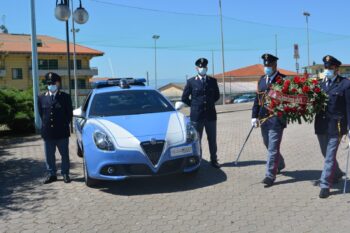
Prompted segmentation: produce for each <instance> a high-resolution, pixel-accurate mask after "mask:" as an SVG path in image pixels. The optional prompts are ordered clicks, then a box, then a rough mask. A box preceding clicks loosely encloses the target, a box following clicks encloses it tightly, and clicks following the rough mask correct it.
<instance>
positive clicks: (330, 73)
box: [324, 69, 334, 79]
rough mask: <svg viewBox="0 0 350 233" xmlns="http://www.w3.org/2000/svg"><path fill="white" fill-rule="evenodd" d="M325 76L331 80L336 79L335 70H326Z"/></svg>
mask: <svg viewBox="0 0 350 233" xmlns="http://www.w3.org/2000/svg"><path fill="white" fill-rule="evenodd" d="M324 76H326V77H327V78H329V79H331V78H333V77H334V70H330V69H325V70H324Z"/></svg>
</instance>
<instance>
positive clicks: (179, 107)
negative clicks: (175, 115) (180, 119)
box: [175, 101, 185, 110]
mask: <svg viewBox="0 0 350 233" xmlns="http://www.w3.org/2000/svg"><path fill="white" fill-rule="evenodd" d="M184 106H185V104H184V103H183V102H181V101H177V102H176V103H175V109H176V110H181V109H182V108H183V107H184Z"/></svg>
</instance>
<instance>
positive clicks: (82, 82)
mask: <svg viewBox="0 0 350 233" xmlns="http://www.w3.org/2000/svg"><path fill="white" fill-rule="evenodd" d="M77 83H78V89H86V88H87V87H86V81H85V79H81V78H78V79H77ZM70 84H71V85H70V86H71V88H73V89H74V79H71V80H70Z"/></svg>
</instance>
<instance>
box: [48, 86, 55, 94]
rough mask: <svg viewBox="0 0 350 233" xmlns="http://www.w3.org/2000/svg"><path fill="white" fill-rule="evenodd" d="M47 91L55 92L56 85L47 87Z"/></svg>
mask: <svg viewBox="0 0 350 233" xmlns="http://www.w3.org/2000/svg"><path fill="white" fill-rule="evenodd" d="M47 89H48V90H49V92H51V93H53V92H55V91H57V86H56V85H48V86H47Z"/></svg>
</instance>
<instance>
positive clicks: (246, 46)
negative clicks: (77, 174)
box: [0, 0, 350, 84]
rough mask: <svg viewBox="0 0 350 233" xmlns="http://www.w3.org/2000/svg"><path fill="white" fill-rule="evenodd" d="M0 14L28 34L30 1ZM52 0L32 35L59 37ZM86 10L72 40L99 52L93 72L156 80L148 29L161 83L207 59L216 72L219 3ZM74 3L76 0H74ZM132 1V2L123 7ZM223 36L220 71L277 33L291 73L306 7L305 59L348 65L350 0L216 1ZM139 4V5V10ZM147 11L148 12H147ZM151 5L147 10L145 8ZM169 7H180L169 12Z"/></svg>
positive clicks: (267, 44) (7, 4)
mask: <svg viewBox="0 0 350 233" xmlns="http://www.w3.org/2000/svg"><path fill="white" fill-rule="evenodd" d="M0 1H1V8H0V15H6V26H7V27H8V29H9V32H10V33H30V7H29V6H30V5H29V3H30V1H29V0H16V1H14V0H0ZM55 2H56V1H55V0H36V14H37V32H38V34H45V35H50V36H54V37H58V38H61V39H64V38H65V27H64V23H62V22H59V21H57V20H56V19H55V17H54V8H55ZM82 2H83V6H84V7H85V8H86V9H87V10H88V12H89V13H90V19H89V21H88V22H87V24H85V25H79V26H78V27H79V29H80V32H79V33H78V34H77V41H78V43H81V44H83V45H86V46H89V47H92V48H95V49H98V50H102V51H104V52H105V56H103V57H101V58H95V59H93V61H92V66H97V67H98V68H99V76H111V75H112V71H111V68H110V65H109V63H111V64H112V66H113V69H114V72H115V73H116V75H117V76H120V77H124V76H134V77H145V74H146V72H147V71H148V72H149V75H150V80H151V81H152V80H153V78H154V49H153V45H154V42H153V40H152V35H153V34H159V35H160V39H159V40H158V46H159V49H158V78H159V81H158V83H159V84H165V83H167V82H183V81H184V80H185V77H186V75H189V76H191V75H193V74H194V73H195V71H194V61H195V60H196V59H197V58H198V57H207V58H208V59H209V61H210V65H209V67H210V69H209V72H210V73H211V72H212V70H211V68H212V66H211V64H212V52H211V50H213V51H214V65H215V66H214V67H215V72H216V73H217V72H221V71H222V63H221V51H220V30H219V29H220V28H219V26H220V24H219V18H218V16H217V15H218V0H201V1H200V0H176V1H170V0H82ZM74 4H75V6H77V5H78V0H74ZM124 5H127V6H134V8H132V7H125V6H124ZM222 5H223V14H224V16H225V17H224V33H225V48H226V52H225V59H226V67H225V68H226V71H228V70H231V69H235V68H238V67H242V66H247V65H252V64H256V63H260V62H261V60H260V58H259V57H260V56H261V54H262V53H265V52H270V53H275V35H277V38H278V40H277V41H278V42H277V44H278V57H279V58H280V60H279V66H280V67H282V68H285V69H290V70H294V69H295V61H294V59H293V44H294V43H298V44H299V47H300V56H301V59H300V65H301V66H304V65H306V64H307V54H306V51H307V50H306V49H307V47H306V30H305V17H304V16H303V15H302V12H303V11H304V10H307V11H309V12H310V13H311V17H310V28H311V32H310V39H311V49H310V50H311V60H312V61H315V62H317V63H320V62H321V59H322V57H323V56H324V55H326V54H331V55H334V56H335V57H337V58H339V59H340V60H341V61H343V63H350V57H349V55H350V46H349V45H350V32H348V31H347V28H348V20H347V17H346V16H347V15H348V9H350V1H348V0H334V1H332V4H330V3H329V2H328V1H316V0H308V1H305V0H283V1H278V0H265V1H261V0H246V1H233V0H222ZM141 8H142V9H141ZM144 8H146V9H150V10H146V9H144ZM151 9H153V10H151ZM171 12H178V13H177V14H173V13H171Z"/></svg>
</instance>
